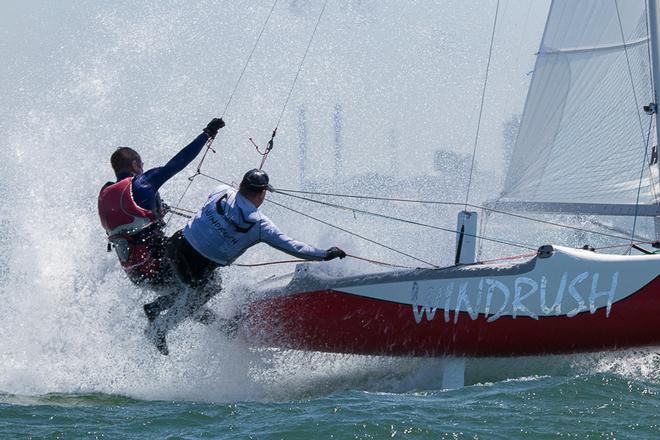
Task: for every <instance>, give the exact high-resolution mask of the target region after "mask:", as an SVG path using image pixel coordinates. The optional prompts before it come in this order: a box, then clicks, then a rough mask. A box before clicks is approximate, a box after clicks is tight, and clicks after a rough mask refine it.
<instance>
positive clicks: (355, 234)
mask: <svg viewBox="0 0 660 440" xmlns="http://www.w3.org/2000/svg"><path fill="white" fill-rule="evenodd" d="M269 202H270V203H272V204H274V205H276V206H279V207H281V208H284V209H287V210H289V211H291V212H295V213H296V214H300V215H302V216H303V217H307V218H309V219H311V220H315V221H317V222H319V223H322V224H324V225H326V226H330V227H331V228H334V229H337V230H339V231H342V232H345V233H347V234H349V235H352V236H354V237H357V238H360V239H362V240H364V241H368V242H369V243H372V244H375V245H377V246H380V247H382V248H385V249H388V250H390V251H392V252H395V253H397V254H400V255H404V256H406V257H408V258H411V259H413V260H416V261H419V262H421V263H424V264H427V265H429V266H431V267H434V268H437V267H439V266H437V265H435V264H433V263H429V262H428V261H425V260H422V259H421V258H417V257H415V256H413V255H410V254H408V253H406V252H403V251H400V250H398V249H395V248H393V247H391V246H388V245H386V244H383V243H379V242H377V241H376V240H372V239H370V238H367V237H365V236H364V235H360V234H358V233H355V232H353V231H349V230H348V229H344V228H342V227H340V226H337V225H333V224H332V223H329V222H326V221H325V220H321V219H320V218H317V217H314V216H311V215H309V214H306V213H304V212H301V211H298V210H296V209H293V208H290V207H288V206H286V205H283V204H281V203H278V202H275V201H273V200H269Z"/></svg>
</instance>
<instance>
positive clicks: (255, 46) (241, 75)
mask: <svg viewBox="0 0 660 440" xmlns="http://www.w3.org/2000/svg"><path fill="white" fill-rule="evenodd" d="M278 1H279V0H274V1H273V6H271V8H270V11H269V12H268V16H267V17H266V20H265V21H264V24H263V25H262V26H261V30H260V31H259V35H257V39H256V40H255V42H254V45H253V46H252V50H251V51H250V55H249V56H248V58H247V60H246V61H245V64H244V65H243V70H241V73H240V75H239V76H238V79H237V80H236V83H235V84H234V88H233V90H232V92H231V94H230V95H229V99H228V100H227V103H226V104H225V108H224V110H223V111H222V114H221V115H220V118H221V119H222V118H224V116H225V114H226V113H227V110H228V109H229V105H230V104H231V101H232V100H233V99H234V95H235V94H236V90H238V86H239V85H240V83H241V81H242V80H243V75H245V72H246V70H247V68H248V65H249V64H250V61H251V60H252V55H254V51H255V50H256V49H257V46H258V45H259V41H261V37H262V36H263V34H264V30H265V29H266V25H268V22H269V21H270V18H271V17H272V15H273V11H274V10H275V6H276V5H277V2H278ZM214 140H215V137H212V138H209V140H208V141H207V142H206V145H205V146H204V147H205V148H206V149H205V150H204V154H203V155H202V158H201V159H200V161H199V164H198V165H197V171H196V173H195V174H194V175H192V176H190V177H189V178H188V185H186V188H185V189H184V190H183V193H182V194H181V197H179V200H178V201H177V203H176V205H175V206H174V208H175V209H177V208H179V205H181V202H182V201H183V198H184V197H185V196H186V193H187V192H188V190H189V189H190V186H191V185H192V183H193V181H194V180H195V177H197V176H198V175H199V174H200V172H201V169H202V164H203V163H204V160H205V159H206V156H207V155H208V153H209V150H211V151H213V152H214V153H215V150H214V149H213V148H212V147H211V145H212V144H213V141H214ZM204 147H203V148H204ZM171 220H172V214H170V217H169V218H168V219H167V221H166V222H165V225H168V224H169V222H170V221H171Z"/></svg>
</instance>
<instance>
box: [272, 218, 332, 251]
mask: <svg viewBox="0 0 660 440" xmlns="http://www.w3.org/2000/svg"><path fill="white" fill-rule="evenodd" d="M261 241H264V242H266V243H268V244H269V245H271V246H272V247H274V248H275V249H278V250H280V251H282V252H285V253H287V254H289V255H293V256H294V257H297V258H302V259H304V260H315V261H321V260H324V259H325V258H326V254H327V252H326V251H325V250H323V249H319V248H315V247H314V246H310V245H308V244H305V243H302V242H300V241H296V240H294V239H293V238H291V237H289V236H287V235H285V234H284V233H283V232H282V231H280V230H279V229H278V228H277V226H275V224H274V223H273V222H271V221H270V219H268V218H267V217H265V216H264V218H263V221H262V224H261Z"/></svg>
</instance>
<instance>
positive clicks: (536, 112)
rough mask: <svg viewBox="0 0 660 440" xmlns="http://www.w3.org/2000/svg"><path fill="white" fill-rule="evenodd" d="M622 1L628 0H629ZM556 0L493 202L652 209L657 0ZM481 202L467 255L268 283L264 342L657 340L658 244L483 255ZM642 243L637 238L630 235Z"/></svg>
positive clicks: (658, 229)
mask: <svg viewBox="0 0 660 440" xmlns="http://www.w3.org/2000/svg"><path fill="white" fill-rule="evenodd" d="M619 3H621V4H619ZM623 3H624V2H617V0H610V1H603V0H578V1H576V0H554V1H553V2H552V5H551V7H550V10H549V15H548V18H547V22H546V28H545V31H544V34H543V37H542V41H541V46H540V49H539V52H538V54H537V58H536V64H535V67H534V72H533V77H532V80H531V83H530V86H529V91H528V95H527V99H526V103H525V107H524V111H523V115H522V119H521V124H520V129H519V133H518V136H517V140H516V144H515V147H514V149H513V153H512V157H511V161H510V164H509V167H508V172H507V177H506V181H505V184H504V189H503V191H502V193H501V197H500V198H499V199H498V200H496V201H495V202H492V203H491V204H489V206H490V207H491V208H492V209H497V210H500V211H509V212H517V213H521V212H524V211H535V212H542V213H555V214H556V213H560V214H565V215H581V216H605V217H612V216H616V217H619V218H624V217H628V218H632V219H635V221H634V222H633V225H636V224H637V222H636V220H637V219H638V218H653V219H655V239H658V238H660V205H659V203H660V202H659V199H658V197H659V195H660V186H659V182H658V176H659V173H658V160H657V139H658V138H660V128H658V125H657V124H656V123H655V121H656V114H657V112H656V109H657V102H658V99H657V97H658V93H657V87H658V84H660V39H659V34H658V25H659V22H660V17H659V16H658V5H657V0H648V1H644V0H626V1H625V5H623ZM476 218H477V213H476V212H470V211H467V210H466V211H462V212H461V213H459V216H458V228H457V230H458V234H457V258H456V263H457V264H456V265H454V266H450V267H445V268H432V269H410V270H398V271H391V272H385V273H378V274H372V275H363V276H351V277H345V278H332V277H325V276H320V275H318V274H315V273H314V272H313V271H311V270H310V266H309V264H301V265H299V266H298V267H297V268H296V271H295V272H294V273H293V274H291V275H287V276H283V277H279V278H275V279H272V280H270V281H267V282H264V283H262V284H261V285H260V286H259V287H258V288H257V289H255V291H254V294H253V299H252V301H251V302H250V303H249V304H248V306H247V313H246V318H245V319H244V321H243V328H242V331H243V332H245V334H246V335H248V338H249V339H250V340H251V341H254V342H255V343H258V344H261V345H266V346H273V347H285V348H292V349H300V350H314V351H325V352H338V353H358V354H370V355H400V356H476V357H479V356H515V355H534V354H549V353H575V352H583V351H596V350H610V349H620V348H626V347H635V346H648V345H657V344H660V325H658V323H657V320H658V316H660V279H659V278H658V277H659V275H660V255H656V254H653V253H652V252H653V251H652V250H650V249H648V248H644V247H643V246H640V245H634V241H635V231H634V228H635V226H633V227H632V229H633V230H632V231H631V235H630V237H631V238H630V244H631V245H634V247H635V248H637V249H638V250H640V251H642V252H644V253H643V254H642V255H631V253H632V252H628V253H627V254H624V255H619V254H607V253H602V252H600V251H599V252H594V251H593V250H591V249H588V248H587V249H573V248H570V247H566V246H560V245H555V244H552V245H549V244H544V243H539V247H538V250H537V251H536V252H534V253H533V255H529V256H526V257H523V258H520V259H518V260H512V261H509V260H503V261H495V262H491V263H478V262H475V261H474V260H475V242H476V237H477V235H478V234H477V232H476V229H477V228H476V224H477V222H476ZM629 249H630V247H629Z"/></svg>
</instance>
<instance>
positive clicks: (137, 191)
mask: <svg viewBox="0 0 660 440" xmlns="http://www.w3.org/2000/svg"><path fill="white" fill-rule="evenodd" d="M224 125H225V123H224V122H223V121H222V119H219V118H216V119H213V120H212V121H211V122H210V123H209V124H208V125H207V126H206V128H205V129H204V133H202V134H200V135H199V136H197V137H196V138H195V140H193V141H192V142H191V143H190V144H188V145H186V146H185V147H184V148H183V149H182V150H181V151H179V152H178V153H177V154H176V155H175V156H174V157H173V158H172V159H170V160H169V162H167V163H166V164H165V166H162V167H157V168H151V169H150V170H148V171H146V172H145V173H143V174H140V175H139V176H137V177H136V178H135V179H134V180H133V198H134V199H135V202H136V203H137V204H138V205H139V206H141V207H142V208H145V209H153V204H154V200H155V197H156V193H157V192H158V190H159V189H160V187H161V186H163V184H164V183H165V182H167V181H168V180H170V179H171V178H172V177H174V175H175V174H177V173H178V172H180V171H181V170H183V169H184V168H185V167H187V166H188V164H190V162H192V161H193V160H194V159H195V158H196V157H197V155H198V154H199V152H200V151H201V150H202V148H203V147H204V145H206V142H207V141H208V140H209V138H211V137H215V135H216V134H217V133H218V130H219V129H220V128H222V127H224Z"/></svg>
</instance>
